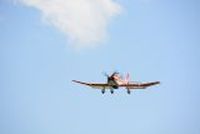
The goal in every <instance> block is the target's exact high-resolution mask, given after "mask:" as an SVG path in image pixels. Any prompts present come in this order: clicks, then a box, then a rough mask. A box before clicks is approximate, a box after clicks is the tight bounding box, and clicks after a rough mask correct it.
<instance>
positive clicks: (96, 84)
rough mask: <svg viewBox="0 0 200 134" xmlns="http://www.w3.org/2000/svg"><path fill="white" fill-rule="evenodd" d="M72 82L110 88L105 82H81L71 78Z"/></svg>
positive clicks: (98, 87) (97, 87)
mask: <svg viewBox="0 0 200 134" xmlns="http://www.w3.org/2000/svg"><path fill="white" fill-rule="evenodd" d="M72 82H75V83H79V84H82V85H86V86H90V87H92V88H96V89H110V88H112V87H111V86H109V85H108V84H107V83H88V82H82V81H77V80H72Z"/></svg>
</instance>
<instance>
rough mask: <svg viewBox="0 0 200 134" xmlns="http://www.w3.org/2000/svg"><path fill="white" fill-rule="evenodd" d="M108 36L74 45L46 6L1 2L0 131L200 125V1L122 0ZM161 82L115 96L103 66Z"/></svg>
mask: <svg viewBox="0 0 200 134" xmlns="http://www.w3.org/2000/svg"><path fill="white" fill-rule="evenodd" d="M118 3H120V5H121V7H123V11H122V12H121V14H120V15H119V16H117V17H115V18H113V19H112V21H111V22H110V23H109V25H108V27H107V31H108V34H107V35H106V36H107V37H106V40H104V41H103V43H98V45H95V46H94V47H83V48H80V49H77V48H76V47H74V45H73V42H70V41H69V38H68V36H66V35H65V34H63V33H62V32H60V30H59V29H57V28H56V27H54V26H51V25H49V24H47V23H45V22H44V21H43V20H42V19H41V18H42V17H41V14H42V13H41V12H40V11H38V10H37V9H35V8H30V7H28V6H25V5H23V4H21V3H17V4H13V2H12V1H11V0H9V1H7V0H1V1H0V63H1V66H0V107H1V110H0V133H1V134H55V133H56V134H83V133H84V134H94V133H95V134H102V133H105V134H110V133H114V134H122V133H139V134H160V133H162V134H174V133H176V134H188V133H190V134H199V133H200V115H199V113H200V103H199V102H200V99H199V97H200V85H199V80H200V78H199V76H200V73H199V70H198V69H199V68H200V63H199V58H200V46H199V43H200V38H199V35H200V26H199V22H200V20H199V19H200V15H199V13H200V9H199V6H200V3H199V1H198V0H132V1H129V0H119V1H118ZM115 70H117V71H119V72H122V73H126V72H129V73H130V75H131V77H132V80H135V81H154V80H160V81H161V85H160V86H156V87H151V88H149V89H147V90H142V91H141V90H140V91H134V92H132V94H131V95H127V93H126V91H124V90H118V91H116V92H115V94H114V95H111V94H110V93H109V92H107V93H106V94H105V95H102V94H101V92H100V91H98V90H95V89H91V88H88V87H84V86H80V85H76V84H73V83H72V82H71V80H72V79H78V80H83V81H94V82H96V81H99V82H103V81H105V77H104V76H103V75H102V72H104V71H105V72H108V73H111V72H112V71H115Z"/></svg>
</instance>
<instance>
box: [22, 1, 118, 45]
mask: <svg viewBox="0 0 200 134" xmlns="http://www.w3.org/2000/svg"><path fill="white" fill-rule="evenodd" d="M19 1H20V2H21V3H23V4H25V5H27V6H30V7H34V8H36V9H38V10H39V11H41V12H42V16H43V17H44V18H45V20H47V22H48V23H50V24H52V25H53V26H55V27H56V28H58V29H59V30H60V31H62V32H63V33H65V34H66V35H67V37H68V39H69V40H70V41H72V42H73V43H75V44H79V45H80V46H83V47H85V46H94V45H96V44H97V43H98V42H101V41H103V40H104V39H105V37H106V34H107V26H108V23H109V21H110V19H111V18H112V17H113V16H116V15H118V14H119V13H120V11H121V7H120V5H119V4H118V3H116V2H114V1H113V0H19Z"/></svg>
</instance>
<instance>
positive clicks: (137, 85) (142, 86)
mask: <svg viewBox="0 0 200 134" xmlns="http://www.w3.org/2000/svg"><path fill="white" fill-rule="evenodd" d="M158 84H160V82H159V81H155V82H146V83H128V84H122V85H120V87H125V88H127V89H145V88H147V87H150V86H154V85H158Z"/></svg>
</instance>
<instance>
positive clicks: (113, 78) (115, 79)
mask: <svg viewBox="0 0 200 134" xmlns="http://www.w3.org/2000/svg"><path fill="white" fill-rule="evenodd" d="M105 76H106V77H107V83H88V82H82V81H77V80H72V81H73V82H75V83H79V84H82V85H86V86H90V87H92V88H96V89H100V90H101V92H102V94H104V93H105V90H106V89H108V90H110V92H111V94H113V93H114V90H115V89H118V88H120V87H124V88H125V89H126V90H127V93H128V94H130V93H131V90H134V89H145V88H147V87H150V86H153V85H157V84H160V82H159V81H155V82H146V83H139V82H131V81H130V80H129V79H130V78H129V74H127V75H126V77H125V78H123V77H122V76H120V74H119V73H118V72H114V73H113V74H112V75H110V76H109V75H108V74H105Z"/></svg>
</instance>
